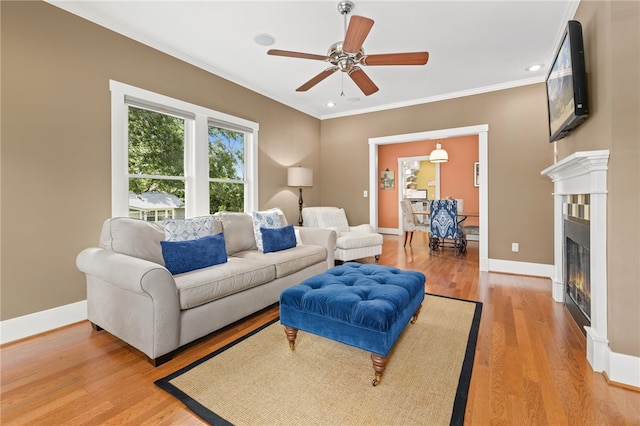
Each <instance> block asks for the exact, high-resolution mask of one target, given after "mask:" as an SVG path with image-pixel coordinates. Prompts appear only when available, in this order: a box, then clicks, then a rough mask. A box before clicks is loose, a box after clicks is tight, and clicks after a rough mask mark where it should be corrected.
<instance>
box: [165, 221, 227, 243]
mask: <svg viewBox="0 0 640 426" xmlns="http://www.w3.org/2000/svg"><path fill="white" fill-rule="evenodd" d="M214 221H215V219H214V217H213V216H202V217H194V218H193V219H167V220H165V221H164V236H165V239H166V240H167V241H189V240H196V239H198V238H202V237H206V236H208V235H213V234H214V233H215V232H214ZM218 232H220V231H218Z"/></svg>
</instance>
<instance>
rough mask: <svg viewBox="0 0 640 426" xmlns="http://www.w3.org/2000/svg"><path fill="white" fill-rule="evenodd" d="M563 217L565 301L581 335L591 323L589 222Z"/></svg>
mask: <svg viewBox="0 0 640 426" xmlns="http://www.w3.org/2000/svg"><path fill="white" fill-rule="evenodd" d="M584 222H585V221H574V220H570V219H565V222H564V230H565V232H564V233H565V253H564V266H565V269H564V270H565V281H564V282H565V296H564V304H565V306H566V307H567V309H568V310H569V312H570V313H571V316H572V317H573V318H574V320H575V321H576V323H577V324H578V326H579V327H580V329H581V331H582V333H583V334H585V335H586V330H585V329H584V327H585V326H589V325H591V267H590V251H591V250H590V241H589V240H590V232H589V225H588V223H586V224H585V223H584Z"/></svg>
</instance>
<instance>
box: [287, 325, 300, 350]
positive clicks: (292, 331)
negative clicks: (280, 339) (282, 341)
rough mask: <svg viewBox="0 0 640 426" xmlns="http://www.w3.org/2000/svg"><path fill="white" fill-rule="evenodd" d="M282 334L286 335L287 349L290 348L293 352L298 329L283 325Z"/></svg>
mask: <svg viewBox="0 0 640 426" xmlns="http://www.w3.org/2000/svg"><path fill="white" fill-rule="evenodd" d="M284 332H285V334H286V335H287V340H288V341H289V347H290V348H291V350H294V349H295V348H296V336H297V335H298V329H297V328H293V327H289V326H288V325H285V326H284Z"/></svg>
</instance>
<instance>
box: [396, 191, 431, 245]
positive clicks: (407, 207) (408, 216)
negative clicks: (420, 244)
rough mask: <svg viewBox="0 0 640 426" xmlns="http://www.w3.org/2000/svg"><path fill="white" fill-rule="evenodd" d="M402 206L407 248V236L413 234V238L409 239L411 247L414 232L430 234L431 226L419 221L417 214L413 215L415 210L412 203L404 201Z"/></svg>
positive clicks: (401, 203)
mask: <svg viewBox="0 0 640 426" xmlns="http://www.w3.org/2000/svg"><path fill="white" fill-rule="evenodd" d="M400 206H401V207H402V229H403V230H404V246H405V247H406V246H407V236H408V235H409V233H411V238H409V245H411V241H412V240H413V233H414V232H426V233H427V234H428V233H429V225H426V224H422V223H420V221H419V220H418V218H417V217H416V215H415V214H413V208H412V207H411V201H409V200H402V201H401V202H400Z"/></svg>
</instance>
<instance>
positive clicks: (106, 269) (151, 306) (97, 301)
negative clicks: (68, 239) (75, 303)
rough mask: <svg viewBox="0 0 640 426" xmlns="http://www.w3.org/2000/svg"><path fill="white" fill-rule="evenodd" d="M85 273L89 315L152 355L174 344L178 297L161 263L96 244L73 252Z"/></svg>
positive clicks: (173, 284)
mask: <svg viewBox="0 0 640 426" xmlns="http://www.w3.org/2000/svg"><path fill="white" fill-rule="evenodd" d="M76 266H77V267H78V269H79V270H80V271H81V272H84V273H85V274H86V277H87V313H88V317H89V320H90V321H92V322H94V323H95V324H96V325H99V326H100V327H102V328H104V329H105V330H107V331H109V332H110V333H111V334H113V335H115V336H117V337H119V338H120V339H122V340H124V341H125V342H127V343H129V344H130V345H131V346H134V347H135V348H137V349H139V350H141V351H142V352H144V353H145V354H146V355H147V356H148V357H149V358H151V359H156V358H158V357H160V356H162V355H165V354H167V353H169V352H171V351H173V350H174V349H177V348H178V342H179V340H180V300H179V296H178V289H177V287H176V283H175V281H174V279H173V276H172V275H171V273H169V271H168V270H167V269H166V268H165V267H164V266H162V265H159V264H157V263H154V262H150V261H147V260H144V259H139V258H136V257H133V256H128V255H125V254H122V253H117V252H114V251H111V250H105V249H102V248H95V247H94V248H88V249H85V250H83V251H82V252H80V254H78V257H77V258H76Z"/></svg>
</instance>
